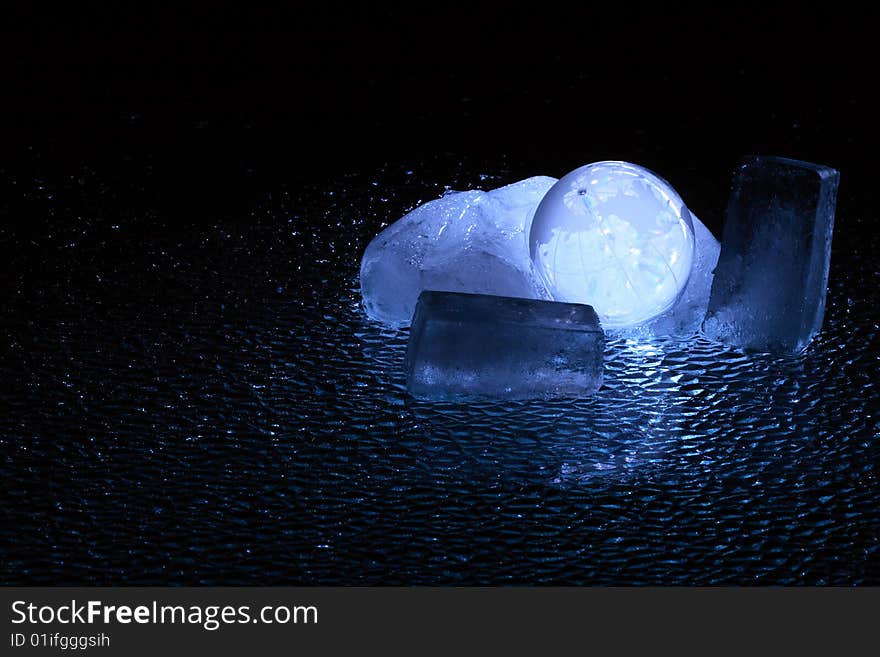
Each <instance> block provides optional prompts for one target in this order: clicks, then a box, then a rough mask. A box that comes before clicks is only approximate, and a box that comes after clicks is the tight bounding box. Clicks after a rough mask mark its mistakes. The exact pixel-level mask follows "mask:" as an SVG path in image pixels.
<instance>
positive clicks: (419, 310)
mask: <svg viewBox="0 0 880 657" xmlns="http://www.w3.org/2000/svg"><path fill="white" fill-rule="evenodd" d="M838 180H839V174H838V172H837V171H835V170H834V169H831V168H828V167H823V166H820V165H815V164H811V163H807V162H798V161H795V160H788V159H784V158H775V157H755V158H750V159H748V160H746V161H744V162H743V164H742V165H741V166H740V167H739V168H738V169H737V170H736V172H735V175H734V181H733V187H732V192H731V196H730V200H729V203H728V208H727V219H726V223H725V228H724V240H723V244H721V245H719V243H718V241H717V240H716V239H715V237H714V236H713V235H712V234H711V232H710V231H709V230H708V229H707V228H706V227H705V226H704V225H703V224H702V222H700V221H699V219H697V217H696V216H694V215H693V214H692V213H691V212H690V211H689V210H688V208H687V206H686V205H685V203H684V201H682V199H681V197H680V196H679V195H678V193H677V192H676V191H675V189H673V188H672V187H671V186H670V185H669V183H667V182H666V181H664V180H663V179H662V178H660V177H659V176H658V175H657V174H655V173H653V172H651V171H649V170H648V169H645V168H643V167H640V166H638V165H635V164H631V163H627V162H612V161H609V162H597V163H594V164H589V165H586V166H583V167H580V168H578V169H575V170H574V171H572V172H571V173H569V174H567V175H566V176H563V178H562V179H560V180H558V181H557V180H555V179H553V178H548V177H543V176H539V177H534V178H529V179H526V180H523V181H521V182H518V183H514V184H512V185H508V186H506V187H502V188H499V189H496V190H492V191H489V192H482V191H470V192H454V193H450V194H446V195H444V196H443V197H442V198H439V199H437V200H435V201H431V202H429V203H426V204H424V205H422V206H420V207H418V208H416V209H415V210H413V211H412V212H410V213H409V214H407V215H406V216H404V217H403V218H402V219H400V220H399V221H397V222H395V223H394V224H392V225H391V226H389V227H388V228H386V229H385V230H384V231H382V232H381V233H380V234H379V235H378V236H377V237H376V238H374V239H373V241H372V242H371V243H370V244H369V246H368V247H367V249H366V251H365V253H364V256H363V259H362V262H361V276H360V279H361V293H362V296H363V302H364V308H365V310H366V313H367V315H368V316H369V317H370V318H371V319H373V320H376V321H379V322H382V323H384V324H387V325H389V326H395V327H405V326H407V325H410V324H412V326H411V329H410V340H409V348H408V352H407V362H406V372H407V389H408V391H409V392H410V394H412V395H414V396H416V397H420V398H428V399H461V398H475V397H495V398H506V399H527V398H538V397H542V398H547V397H568V398H572V397H583V396H587V395H590V394H593V393H595V392H596V391H597V390H598V389H599V388H600V387H601V382H602V369H603V368H602V360H603V348H604V344H605V341H604V332H603V330H602V326H604V327H605V329H606V330H608V331H609V332H611V333H613V334H614V335H616V336H623V337H626V338H628V339H630V340H636V341H640V340H649V341H650V340H654V339H658V338H670V337H671V338H675V339H689V338H693V337H694V336H695V335H696V334H697V333H698V332H699V331H700V327H701V325H702V327H703V335H705V336H707V337H710V338H711V339H713V340H716V341H718V342H723V343H725V344H726V345H730V346H734V347H739V348H743V349H746V350H760V351H772V352H777V353H798V352H800V351H803V350H804V349H805V348H806V347H807V345H808V344H809V342H810V340H811V339H812V337H813V336H814V335H815V333H816V332H817V331H818V330H819V329H820V328H821V324H822V314H823V311H824V305H825V290H826V284H827V276H828V264H829V259H830V247H831V233H832V229H833V220H834V209H835V197H836V191H837V184H838ZM719 253H720V255H719ZM716 265H717V267H716ZM594 320H595V321H594ZM704 320H705V321H704Z"/></svg>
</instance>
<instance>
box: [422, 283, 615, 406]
mask: <svg viewBox="0 0 880 657" xmlns="http://www.w3.org/2000/svg"><path fill="white" fill-rule="evenodd" d="M604 346H605V333H604V332H603V331H602V327H601V326H600V325H599V318H598V316H597V315H596V312H595V311H594V310H593V308H592V307H591V306H586V305H582V304H577V303H557V302H555V301H538V300H535V299H514V298H511V297H496V296H489V295H485V294H461V293H458V292H431V291H425V292H422V293H421V295H419V300H418V304H417V305H416V311H415V314H414V316H413V321H412V326H411V328H410V335H409V344H408V345H407V351H406V387H407V390H408V391H409V393H410V394H411V395H413V396H414V397H418V398H422V399H460V398H474V397H494V398H503V399H530V398H552V397H584V396H587V395H591V394H593V393H594V392H596V391H597V390H598V389H599V388H600V387H601V386H602V370H603V350H604Z"/></svg>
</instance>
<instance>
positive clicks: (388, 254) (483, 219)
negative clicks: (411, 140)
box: [360, 176, 556, 326]
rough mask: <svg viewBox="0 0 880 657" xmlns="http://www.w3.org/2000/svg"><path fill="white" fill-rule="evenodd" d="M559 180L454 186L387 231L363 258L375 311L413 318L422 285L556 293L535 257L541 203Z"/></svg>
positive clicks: (539, 295) (400, 322)
mask: <svg viewBox="0 0 880 657" xmlns="http://www.w3.org/2000/svg"><path fill="white" fill-rule="evenodd" d="M555 182H556V179H555V178H549V177H546V176H536V177H533V178H527V179H526V180H522V181H520V182H517V183H514V184H512V185H507V186H506V187H501V188H499V189H495V190H492V191H489V192H482V191H468V192H454V193H450V194H446V195H445V196H443V197H441V198H439V199H436V200H434V201H430V202H428V203H425V204H424V205H421V206H419V207H418V208H416V209H415V210H413V211H412V212H410V213H409V214H407V215H405V216H404V217H403V218H402V219H400V220H399V221H397V222H395V223H393V224H391V225H390V226H389V227H388V228H386V229H385V230H383V231H382V232H381V233H379V234H378V235H377V236H376V237H375V238H374V239H373V240H372V241H371V242H370V244H369V245H368V246H367V249H366V251H365V252H364V256H363V258H362V260H361V272H360V282H361V294H362V296H363V300H364V308H365V310H366V312H367V315H368V316H369V317H370V318H372V319H374V320H377V321H380V322H382V323H384V324H388V325H391V326H406V325H408V324H409V323H410V321H411V319H412V316H413V310H414V309H415V305H416V300H417V299H418V296H419V293H420V292H421V291H422V290H446V291H451V292H470V293H479V294H496V295H502V296H511V297H524V298H533V299H546V298H549V295H548V294H547V292H546V290H545V288H544V286H543V284H542V283H541V281H540V279H539V278H538V276H537V274H536V272H535V270H534V267H533V265H532V262H531V259H530V257H529V247H528V234H529V228H530V225H531V220H532V217H533V215H534V213H535V208H536V207H537V206H538V203H539V202H540V200H541V198H542V197H543V196H544V194H545V193H546V192H547V190H549V189H550V187H552V186H553V184H554V183H555Z"/></svg>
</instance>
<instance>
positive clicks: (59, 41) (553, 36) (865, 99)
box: [2, 3, 876, 226]
mask: <svg viewBox="0 0 880 657" xmlns="http://www.w3.org/2000/svg"><path fill="white" fill-rule="evenodd" d="M620 4H622V5H623V6H617V7H606V6H602V5H601V4H594V5H588V4H586V5H576V6H566V5H558V6H543V5H533V6H528V7H527V8H522V9H521V8H514V7H505V6H495V7H491V8H490V7H483V8H479V9H475V6H474V5H473V4H472V3H449V4H447V3H432V4H430V5H427V6H425V7H412V6H411V5H408V4H406V3H400V4H382V3H379V4H378V5H376V4H373V3H370V4H369V5H367V4H363V5H358V4H357V3H355V5H353V6H348V5H345V4H335V3H321V4H314V5H311V4H304V5H299V4H297V6H296V7H288V8H287V9H284V10H280V9H278V10H275V11H267V12H262V13H259V14H257V13H252V12H245V11H240V10H233V9H228V8H225V9H219V8H218V9H215V10H213V11H211V12H208V13H198V12H186V11H183V10H180V11H175V12H166V11H148V12H143V13H136V12H131V11H129V12H124V13H123V12H119V11H118V10H112V9H108V8H104V7H101V8H94V9H92V10H91V11H83V12H81V13H71V14H70V15H65V16H61V15H51V16H50V15H41V14H38V13H34V12H30V11H21V12H19V13H17V14H16V13H13V14H12V15H9V14H7V16H6V20H5V21H4V23H5V26H6V29H5V35H4V37H3V44H2V48H3V56H2V61H3V78H4V91H5V94H4V95H5V100H4V103H3V111H4V114H5V115H6V116H7V118H6V120H5V121H4V128H5V130H4V132H5V133H6V138H5V140H4V141H5V142H6V143H7V147H6V155H5V157H4V160H5V161H6V162H8V163H12V162H16V161H17V160H18V158H16V157H14V156H13V153H16V151H15V150H13V149H12V148H11V147H12V145H13V144H15V145H23V146H31V147H36V149H37V150H39V151H41V152H42V153H43V154H44V156H45V157H46V158H47V159H52V160H53V161H56V162H60V161H61V158H66V159H67V160H69V162H70V163H73V164H81V163H82V162H90V163H94V164H95V165H97V164H98V163H101V162H107V163H108V167H109V168H111V169H112V168H113V166H114V164H113V163H114V162H116V161H118V160H119V159H120V158H121V157H122V156H123V155H124V154H126V153H130V152H145V153H148V154H149V156H150V157H151V158H153V160H154V166H155V169H156V172H157V174H158V175H157V180H156V185H162V186H163V187H161V190H162V194H161V196H163V197H165V198H169V199H171V200H170V206H171V207H170V208H169V209H171V210H172V211H173V209H174V208H180V207H181V204H182V203H195V204H197V205H198V206H200V207H204V204H205V203H208V204H211V203H217V204H218V207H220V208H227V209H229V210H237V209H240V207H241V206H240V205H238V204H244V206H245V207H246V206H247V204H248V203H249V202H250V201H251V200H252V199H250V198H246V197H245V196H244V194H243V193H242V192H236V193H230V190H237V189H239V188H240V187H241V186H240V185H239V184H235V185H232V184H230V183H240V182H241V180H240V179H241V178H242V176H243V175H244V174H245V173H246V172H247V171H248V169H258V170H259V172H260V175H261V176H263V177H264V178H265V177H266V176H271V175H275V176H278V178H279V179H284V180H291V179H311V180H317V181H320V180H322V179H326V178H327V177H332V176H338V175H340V174H341V173H343V172H349V171H359V170H364V169H369V168H370V167H375V166H377V165H380V164H382V163H386V162H393V161H395V160H399V159H401V158H403V159H409V160H412V159H418V158H423V157H432V158H433V157H437V156H438V155H439V156H441V157H442V154H444V153H448V154H451V157H452V158H454V157H456V156H461V155H469V156H471V157H474V158H477V159H484V160H485V161H486V162H488V163H491V162H493V161H497V160H499V159H501V157H507V158H509V160H510V161H512V162H514V163H524V164H525V165H527V166H528V167H530V168H531V171H532V172H538V171H540V172H542V173H547V174H549V175H557V176H558V175H561V174H562V173H564V172H565V171H568V170H570V169H572V168H574V167H575V166H577V165H578V164H579V163H582V162H585V161H594V160H597V159H617V158H619V159H630V160H634V161H637V162H639V163H641V164H643V165H645V166H648V167H649V168H654V169H655V170H658V171H662V172H663V175H664V176H666V177H667V178H669V179H670V180H671V181H673V182H676V181H680V180H685V179H688V178H693V177H695V174H699V177H700V178H701V179H702V180H704V181H705V182H704V185H705V187H703V186H701V185H696V186H695V189H693V190H689V192H690V196H689V199H688V200H689V203H690V204H691V205H692V206H694V207H695V208H696V210H697V213H698V215H700V216H707V217H708V220H709V221H710V224H712V225H716V226H717V224H716V223H715V220H716V219H717V217H716V216H714V215H715V214H716V213H720V211H721V209H723V204H724V200H725V196H726V186H727V183H728V175H729V171H730V169H731V167H732V166H733V165H734V163H735V162H736V161H737V160H738V158H740V157H741V156H743V155H745V154H749V153H762V154H773V153H778V154H784V155H787V156H790V157H795V158H801V159H806V160H810V161H815V162H820V163H826V162H828V163H831V164H832V165H833V166H836V167H837V168H838V169H840V170H842V171H843V172H844V174H845V175H844V177H843V178H844V181H845V182H844V185H845V187H844V192H847V190H848V192H849V193H850V194H852V193H854V192H855V190H856V189H857V188H858V187H860V186H862V185H867V184H869V178H868V176H869V175H870V174H869V172H868V171H867V170H866V169H867V167H865V166H863V163H864V160H865V153H866V151H867V150H868V149H869V148H870V144H871V143H872V141H873V140H874V138H875V137H876V128H875V118H874V115H875V113H876V111H875V105H874V103H873V102H872V95H871V87H872V85H873V81H874V79H875V75H874V73H875V64H876V58H875V57H874V51H875V48H874V46H875V44H874V43H873V39H874V38H875V34H874V27H875V26H876V19H875V16H874V13H875V12H874V10H873V9H869V8H863V9H860V10H854V9H849V8H846V7H840V6H838V5H836V4H828V3H816V4H801V5H797V6H796V8H781V7H773V6H772V3H770V5H769V6H768V3H737V8H736V9H735V10H730V9H727V10H725V9H711V10H709V9H707V8H705V7H703V6H702V3H670V4H665V3H646V4H642V3H620ZM49 154H51V158H49V157H48V156H49ZM181 179H185V183H181ZM166 185H167V186H168V187H167V189H166V188H165V187H164V186H166ZM218 190H224V191H225V193H219V194H218V193H217V192H218ZM230 204H232V205H235V206H236V207H234V208H231V207H230Z"/></svg>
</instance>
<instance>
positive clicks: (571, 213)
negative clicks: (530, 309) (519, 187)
mask: <svg viewBox="0 0 880 657" xmlns="http://www.w3.org/2000/svg"><path fill="white" fill-rule="evenodd" d="M529 243H530V248H531V256H532V260H533V261H534V263H535V267H536V269H537V270H538V273H539V274H540V275H541V277H542V278H543V279H544V283H545V284H546V285H547V289H548V291H549V292H550V294H551V295H552V297H553V298H554V299H556V300H557V301H569V302H576V303H586V304H589V305H591V306H593V308H594V309H595V310H596V312H597V313H598V314H599V317H600V318H601V320H602V324H603V325H604V326H606V327H611V328H615V327H617V328H622V327H627V326H634V325H637V324H641V323H642V322H645V321H647V320H649V319H651V318H652V317H655V316H657V315H659V314H661V313H663V312H664V311H666V310H667V309H668V308H669V307H670V306H671V305H672V304H673V303H674V302H675V300H676V299H677V298H678V296H679V295H680V294H681V291H682V290H683V289H684V286H685V283H687V280H688V276H689V275H690V271H691V265H692V264H693V260H694V227H693V223H692V221H691V216H690V212H688V209H687V208H686V207H685V205H684V203H683V202H682V200H681V198H679V196H678V194H676V193H675V190H674V189H672V187H671V186H670V185H669V183H667V182H666V181H665V180H663V179H662V178H660V177H659V176H658V175H656V174H654V173H652V172H651V171H649V170H648V169H645V168H644V167H640V166H637V165H635V164H630V163H628V162H596V163H594V164H588V165H586V166H583V167H580V168H579V169H575V170H574V171H572V172H571V173H569V174H567V175H566V176H564V177H562V178H561V179H560V180H559V181H558V182H557V183H556V184H555V185H553V187H551V188H550V190H549V191H548V192H547V194H546V195H545V196H544V198H543V199H542V200H541V203H540V204H539V205H538V208H537V210H536V211H535V217H534V219H533V220H532V227H531V232H530V234H529Z"/></svg>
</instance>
